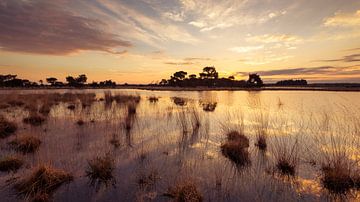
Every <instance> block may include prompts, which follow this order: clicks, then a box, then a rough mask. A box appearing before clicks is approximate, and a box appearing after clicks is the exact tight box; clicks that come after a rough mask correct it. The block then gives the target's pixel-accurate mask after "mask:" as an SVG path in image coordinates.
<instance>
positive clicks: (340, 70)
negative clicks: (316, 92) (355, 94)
mask: <svg viewBox="0 0 360 202" xmlns="http://www.w3.org/2000/svg"><path fill="white" fill-rule="evenodd" d="M249 73H250V72H237V73H236V75H238V76H247V75H248V74H249ZM256 73H258V74H260V75H261V76H289V77H291V76H304V77H308V76H314V75H322V76H329V75H330V76H341V75H354V76H356V75H360V65H354V66H343V67H336V66H320V67H303V68H293V69H278V70H267V71H257V72H256Z"/></svg>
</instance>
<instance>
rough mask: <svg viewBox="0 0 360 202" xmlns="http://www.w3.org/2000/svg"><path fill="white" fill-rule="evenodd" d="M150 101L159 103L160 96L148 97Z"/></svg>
mask: <svg viewBox="0 0 360 202" xmlns="http://www.w3.org/2000/svg"><path fill="white" fill-rule="evenodd" d="M148 100H149V102H151V103H157V102H158V101H159V98H158V97H155V96H150V97H149V98H148Z"/></svg>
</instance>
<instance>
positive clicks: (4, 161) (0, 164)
mask: <svg viewBox="0 0 360 202" xmlns="http://www.w3.org/2000/svg"><path fill="white" fill-rule="evenodd" d="M23 164H24V161H23V160H22V159H21V158H19V157H17V156H6V157H4V158H1V159H0V171H1V172H11V171H12V172H15V171H17V170H18V169H20V168H21V166H22V165H23Z"/></svg>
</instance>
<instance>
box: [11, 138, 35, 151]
mask: <svg viewBox="0 0 360 202" xmlns="http://www.w3.org/2000/svg"><path fill="white" fill-rule="evenodd" d="M8 144H9V145H10V146H11V148H12V149H14V150H15V151H18V152H22V153H24V154H26V153H34V152H35V151H37V150H38V149H39V147H40V144H41V140H40V139H39V138H36V137H33V136H24V137H20V138H17V139H15V140H13V141H11V142H9V143H8Z"/></svg>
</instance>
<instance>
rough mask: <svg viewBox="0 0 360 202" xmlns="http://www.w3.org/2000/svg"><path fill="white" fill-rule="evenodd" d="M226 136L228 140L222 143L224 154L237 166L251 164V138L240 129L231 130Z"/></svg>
mask: <svg viewBox="0 0 360 202" xmlns="http://www.w3.org/2000/svg"><path fill="white" fill-rule="evenodd" d="M226 136H227V140H226V142H225V143H223V144H222V145H221V152H222V154H223V155H224V156H225V157H226V158H228V159H230V160H231V161H232V162H234V163H235V164H236V165H237V166H240V167H242V166H246V165H250V164H251V159H250V153H249V151H248V149H247V148H248V147H249V138H247V137H246V136H245V135H243V134H241V133H239V132H238V131H231V132H229V133H228V134H226Z"/></svg>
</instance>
